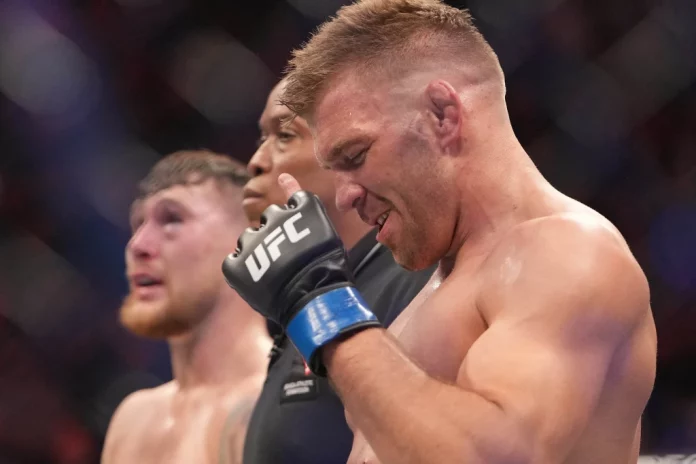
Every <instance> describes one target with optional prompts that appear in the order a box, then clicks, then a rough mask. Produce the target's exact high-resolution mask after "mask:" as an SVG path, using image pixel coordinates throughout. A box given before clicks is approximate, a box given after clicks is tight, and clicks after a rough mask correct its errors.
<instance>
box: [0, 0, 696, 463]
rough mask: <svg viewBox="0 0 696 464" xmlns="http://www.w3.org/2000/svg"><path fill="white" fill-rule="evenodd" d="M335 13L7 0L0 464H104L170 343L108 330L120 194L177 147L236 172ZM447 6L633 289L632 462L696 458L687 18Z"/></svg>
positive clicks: (0, 196) (666, 13)
mask: <svg viewBox="0 0 696 464" xmlns="http://www.w3.org/2000/svg"><path fill="white" fill-rule="evenodd" d="M341 3H344V2H341V1H336V0H287V1H271V0H263V1H262V0H255V1H238V2H234V1H221V0H215V1H213V0H197V1H195V2H194V1H193V0H167V1H164V0H82V1H77V0H74V1H68V0H0V314H1V315H2V316H3V319H2V322H0V464H4V463H20V462H21V463H30V462H37V463H38V462H56V463H58V462H60V463H92V462H97V461H98V455H99V451H100V447H101V443H102V440H103V437H104V433H105V430H106V428H107V425H108V421H109V418H110V415H111V413H112V412H113V410H114V408H115V407H116V405H117V404H118V403H119V402H120V401H121V399H122V398H123V397H124V396H125V395H127V394H128V393H129V392H131V391H133V390H135V389H138V388H143V387H148V386H153V385H157V384H160V383H162V382H164V381H167V380H169V379H170V375H171V374H170V366H169V360H168V356H167V349H166V345H164V344H163V343H154V342H147V341H144V340H140V339H137V338H135V337H133V336H131V335H129V334H128V333H126V332H125V331H124V330H123V329H121V328H120V327H119V325H118V323H117V317H116V310H117V308H118V306H119V303H120V301H121V298H122V297H123V295H124V294H125V291H126V283H125V278H124V263H123V249H124V246H125V244H126V241H127V240H128V237H129V229H128V222H127V212H128V207H129V203H130V201H131V199H132V194H133V192H134V186H135V184H136V182H137V181H138V179H139V178H140V177H142V176H143V175H144V173H145V172H146V171H147V170H148V168H149V167H150V166H151V165H152V164H153V163H154V162H155V161H156V160H157V159H158V158H159V157H160V156H162V155H164V154H166V153H168V152H172V151H175V150H179V149H182V148H201V147H205V148H209V149H212V150H216V151H220V152H224V153H228V154H229V155H231V156H233V157H235V158H238V159H240V160H243V161H246V160H248V159H249V157H250V156H251V155H252V153H253V151H254V146H255V140H256V138H257V137H258V131H257V128H256V120H257V118H258V116H259V114H260V113H261V111H262V108H263V105H264V103H265V99H266V95H267V92H268V91H269V90H270V89H271V87H272V86H273V85H274V83H275V82H276V80H277V79H278V78H279V77H280V73H281V71H282V69H283V67H284V65H285V63H286V61H287V59H288V58H289V53H290V50H291V49H292V48H294V47H297V46H299V45H300V44H301V43H302V42H303V41H304V40H306V39H307V38H308V34H309V32H310V31H311V30H313V28H314V27H315V26H316V25H318V24H319V23H320V22H321V21H322V20H324V19H325V18H326V17H327V15H329V14H333V12H335V10H336V8H337V7H338V6H340V4H341ZM451 3H452V4H455V5H457V6H460V7H469V8H470V9H471V11H472V14H473V15H474V17H475V18H476V20H477V24H478V25H479V27H480V28H481V30H482V31H483V33H484V35H485V36H486V37H487V38H488V39H489V41H490V42H491V43H492V45H493V47H494V48H495V49H496V51H497V52H498V54H499V56H500V59H501V61H502V64H503V67H504V69H505V71H506V74H507V81H508V103H509V106H510V111H511V116H512V120H513V124H514V127H515V128H516V131H517V134H518V136H519V138H520V139H521V141H522V143H523V144H524V146H525V147H526V148H527V150H528V152H529V153H530V155H531V156H532V158H533V159H534V160H535V162H536V163H537V164H538V165H539V167H540V168H541V170H542V172H543V173H544V174H545V175H546V176H547V177H548V178H549V179H550V180H551V182H552V183H554V184H555V185H556V186H558V187H559V188H560V189H561V190H562V191H564V192H565V193H568V194H570V195H571V196H574V197H575V198H577V199H579V200H581V201H583V202H585V203H587V204H589V205H590V206H591V207H593V208H596V209H597V210H598V211H600V212H601V213H603V214H605V215H606V216H607V217H608V218H609V219H611V220H612V221H613V222H614V223H615V224H616V225H617V226H618V227H619V229H620V230H621V231H622V232H623V233H624V234H625V236H626V238H627V239H628V242H629V244H630V245H631V247H632V249H633V252H634V253H635V255H636V256H637V258H638V260H639V261H640V263H641V265H642V266H643V268H644V269H645V271H646V273H647V275H648V278H649V280H650V284H651V289H652V303H653V310H654V314H655V319H656V322H657V327H658V332H659V353H658V356H659V364H658V377H657V381H656V386H655V391H654V394H653V397H652V400H651V402H650V404H649V406H648V409H647V411H646V414H645V421H644V429H643V436H644V439H643V452H644V453H667V452H689V451H692V452H696V379H695V376H694V374H693V371H694V368H693V366H694V365H696V364H695V363H694V358H695V354H696V337H694V331H695V330H694V329H695V328H696V311H695V310H696V307H695V306H696V84H695V83H694V80H695V79H696V2H695V1H693V0H666V1H656V0H604V1H599V0H596V1H589V0H533V1H532V0H524V1H522V0H519V1H503V0H472V1H469V2H451ZM569 284H570V285H572V283H569Z"/></svg>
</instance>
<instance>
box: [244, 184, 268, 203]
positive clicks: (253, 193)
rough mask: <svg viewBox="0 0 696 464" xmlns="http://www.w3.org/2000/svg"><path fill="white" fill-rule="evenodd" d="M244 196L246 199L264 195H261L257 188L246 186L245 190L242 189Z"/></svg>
mask: <svg viewBox="0 0 696 464" xmlns="http://www.w3.org/2000/svg"><path fill="white" fill-rule="evenodd" d="M242 197H243V198H244V200H247V199H259V198H261V197H263V195H261V194H260V193H259V192H257V191H256V190H253V189H250V188H248V187H245V188H244V190H243V191H242Z"/></svg>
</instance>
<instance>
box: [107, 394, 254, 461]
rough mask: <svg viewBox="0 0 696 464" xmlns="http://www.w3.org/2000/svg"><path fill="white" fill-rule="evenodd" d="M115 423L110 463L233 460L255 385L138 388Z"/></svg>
mask: <svg viewBox="0 0 696 464" xmlns="http://www.w3.org/2000/svg"><path fill="white" fill-rule="evenodd" d="M138 395H139V397H138V398H137V399H136V400H134V401H132V402H131V403H130V404H126V405H125V407H126V408H127V410H124V411H123V414H122V420H121V421H120V423H119V424H114V426H115V428H116V429H117V430H115V432H116V433H115V434H114V440H113V443H112V444H111V446H110V450H109V455H110V459H109V462H111V463H114V464H122V463H123V464H126V463H128V464H130V463H134V462H138V463H145V464H158V463H162V464H164V463H167V464H177V463H181V464H190V463H192V462H195V463H208V464H222V463H226V464H228V463H238V462H239V459H240V456H241V446H242V445H243V439H244V433H245V431H246V422H247V421H246V419H248V417H249V415H250V414H251V410H252V408H253V405H254V401H255V400H256V395H255V394H254V389H251V388H245V389H241V390H240V389H231V390H224V389H222V388H217V389H213V388H210V389H207V390H201V391H199V392H196V393H195V394H192V393H190V392H189V393H187V394H186V395H183V394H181V393H179V394H177V392H176V386H175V385H174V383H173V382H170V383H168V384H166V385H164V386H161V387H158V388H156V389H153V390H149V391H143V392H139V393H138Z"/></svg>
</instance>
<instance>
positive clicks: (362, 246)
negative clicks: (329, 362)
mask: <svg viewBox="0 0 696 464" xmlns="http://www.w3.org/2000/svg"><path fill="white" fill-rule="evenodd" d="M375 235H376V231H372V232H370V233H369V234H367V235H366V236H365V237H363V238H362V239H361V240H360V241H359V242H358V243H357V244H356V245H355V246H354V247H353V248H352V249H351V250H350V252H349V253H348V264H349V266H350V267H351V269H352V270H353V274H354V276H355V284H356V287H357V289H358V290H359V291H360V293H361V294H362V296H363V298H364V299H365V301H366V302H367V304H368V306H369V307H370V309H371V310H372V311H373V312H374V313H375V315H376V316H377V318H378V319H379V320H380V321H381V322H382V324H383V325H385V326H389V324H391V323H392V322H393V321H394V319H396V317H397V316H398V315H399V314H400V313H401V311H402V310H403V309H404V308H405V307H406V306H408V303H409V302H410V301H411V300H412V299H413V297H415V296H416V295H417V294H418V292H419V291H420V289H421V288H422V287H423V286H424V285H425V283H426V282H427V281H428V279H429V278H430V276H431V274H432V273H433V270H434V267H433V268H431V269H428V270H425V271H419V272H408V271H406V270H405V269H403V268H402V267H400V266H399V265H397V264H396V263H395V262H394V258H393V257H392V254H391V252H390V251H389V250H388V249H387V248H385V247H384V246H382V245H380V244H379V243H377V241H376V240H375ZM275 338H276V346H275V347H274V353H275V355H274V356H273V357H272V359H271V362H270V365H269V370H268V376H267V378H266V383H265V384H264V387H263V391H262V392H261V396H260V398H259V400H258V402H257V404H256V407H255V409H254V412H253V415H252V417H251V422H250V423H249V430H248V432H247V437H246V442H245V444H244V464H334V463H341V464H342V463H345V462H346V461H347V460H348V455H349V454H350V449H351V446H352V444H353V435H352V433H351V431H350V429H349V428H348V425H347V424H346V418H345V412H344V409H343V405H342V404H341V402H340V400H339V399H338V396H336V394H335V393H334V392H333V390H332V389H331V387H330V386H329V383H328V381H327V379H325V378H319V377H316V376H315V375H313V374H312V373H311V372H309V371H308V370H307V369H306V368H305V365H304V362H303V361H302V358H301V357H300V355H299V353H298V352H297V350H296V349H295V347H294V346H293V345H292V343H290V342H289V341H288V340H287V338H285V337H283V336H280V335H278V336H276V337H275Z"/></svg>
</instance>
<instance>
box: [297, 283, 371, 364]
mask: <svg viewBox="0 0 696 464" xmlns="http://www.w3.org/2000/svg"><path fill="white" fill-rule="evenodd" d="M379 326H380V323H379V321H378V320H377V318H376V317H375V315H374V314H372V312H371V311H370V310H369V309H368V308H367V304H366V303H365V300H363V298H362V296H361V295H360V293H359V292H358V291H357V290H356V289H355V288H353V287H341V288H337V289H334V290H331V291H329V292H326V293H323V294H321V295H319V296H317V297H316V298H314V299H312V300H311V301H310V302H309V303H307V305H306V306H305V307H304V308H302V309H301V310H300V311H299V312H298V313H297V314H296V315H295V317H293V319H292V320H291V321H290V323H289V324H288V326H287V329H286V330H287V334H288V337H289V338H290V340H291V341H292V343H293V344H294V345H295V347H296V348H297V351H299V352H300V354H301V355H302V357H303V358H304V359H305V360H306V361H307V364H308V365H309V368H310V369H311V370H312V371H313V372H314V373H315V374H316V375H320V376H324V375H326V369H325V367H324V366H323V364H322V362H321V356H318V354H319V348H321V347H322V346H324V345H326V344H327V343H329V342H330V341H332V340H334V339H335V338H337V337H338V336H340V335H343V334H346V333H349V332H354V331H356V330H362V329H364V328H367V327H379Z"/></svg>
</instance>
